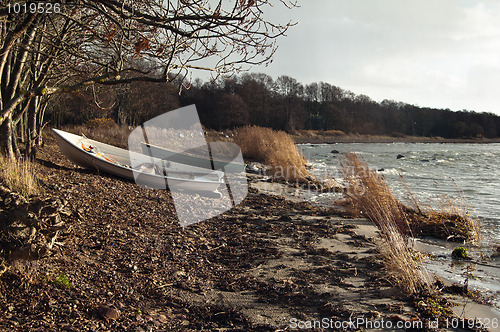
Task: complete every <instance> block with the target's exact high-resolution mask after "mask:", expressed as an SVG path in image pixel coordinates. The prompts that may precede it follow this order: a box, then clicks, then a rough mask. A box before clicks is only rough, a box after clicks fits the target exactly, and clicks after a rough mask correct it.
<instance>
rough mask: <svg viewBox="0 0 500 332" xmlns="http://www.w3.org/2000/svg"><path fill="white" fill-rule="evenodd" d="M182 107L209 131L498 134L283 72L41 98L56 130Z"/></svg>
mask: <svg viewBox="0 0 500 332" xmlns="http://www.w3.org/2000/svg"><path fill="white" fill-rule="evenodd" d="M184 85H185V84H184ZM179 86H181V89H180V88H179ZM190 104H195V105H196V107H197V109H198V113H199V115H200V120H201V122H202V124H203V125H204V126H205V127H206V128H207V129H212V130H225V129H233V128H236V127H240V126H244V125H258V126H262V127H269V128H273V129H277V130H285V131H287V132H293V131H294V130H304V129H312V130H339V131H342V132H344V133H346V134H360V135H388V136H393V137H400V136H401V137H402V136H425V137H443V138H482V137H484V138H494V137H500V117H499V116H498V115H495V114H492V113H479V112H475V111H469V110H462V111H458V112H455V111H451V110H450V109H436V108H429V107H422V106H416V105H412V104H408V103H404V102H400V101H394V100H383V101H382V102H376V101H374V100H372V99H371V98H370V97H369V96H366V95H362V94H355V93H353V92H351V91H348V90H345V89H342V88H340V87H337V86H335V85H332V84H330V83H325V82H318V83H311V84H307V85H304V84H302V83H300V82H298V81H297V80H296V79H294V78H292V77H290V76H286V75H283V76H280V77H278V78H277V79H273V78H272V77H270V76H269V75H266V74H262V73H244V74H242V75H238V76H233V77H231V78H226V79H222V78H219V79H217V80H212V81H209V82H203V81H202V80H200V79H195V80H193V81H192V82H191V84H190V85H189V87H188V88H186V87H185V86H182V84H181V83H180V82H176V81H174V82H170V83H167V84H157V83H150V82H136V83H132V84H128V85H119V86H111V87H101V88H100V90H99V89H95V88H93V89H89V90H88V91H79V92H77V93H76V94H62V95H57V96H54V97H53V98H52V99H51V100H50V101H49V105H48V106H49V107H48V108H47V121H48V122H49V124H50V126H57V127H59V126H63V125H71V124H75V125H76V124H83V123H86V122H87V121H89V120H92V119H95V118H111V119H113V120H114V121H116V122H117V123H118V124H123V125H128V126H136V125H139V124H140V123H142V122H144V121H146V120H148V119H150V118H152V117H154V116H156V115H159V114H162V113H164V112H166V111H169V110H173V109H176V108H178V107H182V106H186V105H190Z"/></svg>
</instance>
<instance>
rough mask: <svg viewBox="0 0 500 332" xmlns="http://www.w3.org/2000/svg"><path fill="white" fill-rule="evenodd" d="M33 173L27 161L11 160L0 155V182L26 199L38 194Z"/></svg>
mask: <svg viewBox="0 0 500 332" xmlns="http://www.w3.org/2000/svg"><path fill="white" fill-rule="evenodd" d="M35 171H36V169H35V166H34V165H33V164H32V163H31V162H29V161H26V160H18V159H15V160H11V159H8V158H5V157H4V156H1V155H0V181H1V182H2V184H3V185H4V186H6V187H8V188H9V189H10V190H12V191H15V192H17V193H19V194H20V195H21V196H23V197H24V198H26V199H27V198H29V197H30V196H33V195H37V194H38V193H39V192H40V187H39V185H38V182H37V181H36V178H35V176H34V174H35Z"/></svg>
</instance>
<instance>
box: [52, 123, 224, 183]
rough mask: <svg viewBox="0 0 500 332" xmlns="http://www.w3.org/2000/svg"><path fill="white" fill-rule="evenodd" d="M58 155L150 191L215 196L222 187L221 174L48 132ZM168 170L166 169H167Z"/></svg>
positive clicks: (68, 134)
mask: <svg viewBox="0 0 500 332" xmlns="http://www.w3.org/2000/svg"><path fill="white" fill-rule="evenodd" d="M52 131H53V132H54V133H55V134H56V138H57V143H58V144H59V148H60V149H61V152H62V153H63V154H64V155H65V156H66V157H67V158H68V159H69V160H71V161H72V162H73V163H75V164H77V165H79V166H82V167H85V168H88V169H94V170H98V171H102V172H105V173H109V174H112V175H116V176H119V177H122V178H125V179H129V180H135V181H136V183H138V184H140V185H144V186H148V187H152V188H163V189H165V188H166V187H167V186H168V188H170V189H184V190H193V191H197V192H200V191H201V192H217V188H218V187H219V186H220V185H221V184H223V183H224V180H223V177H224V173H223V172H220V171H214V170H212V169H206V168H201V167H195V166H191V165H183V164H179V163H174V162H169V163H168V165H165V161H164V160H161V159H159V158H153V157H151V156H147V155H144V154H141V153H136V152H132V151H129V150H125V149H121V148H118V147H115V146H112V145H109V144H105V143H101V142H98V141H95V140H92V139H89V138H87V137H84V136H78V135H75V134H71V133H68V132H65V131H62V130H58V129H52ZM167 166H168V167H167Z"/></svg>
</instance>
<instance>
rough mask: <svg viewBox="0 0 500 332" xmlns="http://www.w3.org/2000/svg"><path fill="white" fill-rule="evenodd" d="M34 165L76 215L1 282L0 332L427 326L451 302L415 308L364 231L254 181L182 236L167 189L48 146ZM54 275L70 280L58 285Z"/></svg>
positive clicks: (50, 193) (366, 227) (48, 194)
mask: <svg viewBox="0 0 500 332" xmlns="http://www.w3.org/2000/svg"><path fill="white" fill-rule="evenodd" d="M37 168H38V171H39V172H38V176H39V179H40V181H41V183H42V184H43V187H44V191H45V198H57V199H61V200H65V201H67V204H66V206H67V207H68V209H69V210H70V211H71V213H70V214H68V215H64V216H62V217H61V218H62V220H61V221H62V222H63V225H64V226H63V228H62V229H61V231H60V236H59V237H58V239H57V243H58V244H57V245H55V246H54V248H53V251H52V252H51V254H50V255H49V256H47V257H45V258H43V259H41V260H39V261H33V262H32V261H22V262H17V264H16V265H14V266H12V267H11V268H10V269H9V270H8V271H7V272H5V273H3V274H2V276H1V278H0V279H1V284H2V295H3V296H2V297H1V298H0V309H1V310H0V329H5V330H9V331H24V330H34V329H39V330H41V329H44V330H61V329H65V328H68V327H71V328H73V329H75V330H131V331H145V330H162V331H187V330H232V331H248V330H259V331H275V330H277V329H294V324H297V325H299V322H302V323H303V324H306V322H316V321H321V320H322V319H324V318H326V319H328V322H331V323H333V324H335V323H342V322H347V321H349V319H356V320H357V319H360V320H363V321H365V322H367V321H370V322H372V321H381V320H384V321H386V322H387V321H390V322H393V324H396V323H397V322H403V323H407V324H411V322H415V321H422V322H431V321H434V320H435V319H436V317H437V316H435V315H436V312H435V309H436V306H438V305H439V306H440V307H441V304H440V303H442V304H443V305H444V303H445V302H441V301H445V300H446V299H441V298H439V297H435V298H423V299H416V298H411V297H408V296H407V295H406V294H404V293H402V292H401V291H400V290H399V289H398V287H396V286H395V285H394V284H393V283H391V280H390V275H389V274H388V271H385V270H384V267H383V264H382V262H381V257H380V255H379V254H378V249H377V248H378V244H377V243H378V242H377V241H379V240H378V235H377V230H376V229H375V227H374V226H373V225H371V224H370V223H369V222H367V220H365V219H346V218H342V217H339V216H337V215H336V212H335V211H333V210H331V209H328V208H325V207H323V208H322V207H317V206H313V205H310V204H309V203H307V202H300V201H297V200H290V199H288V198H289V197H287V195H281V193H280V192H286V190H282V189H281V188H280V187H276V186H274V187H273V186H271V187H270V188H267V189H266V190H267V192H266V193H263V191H261V190H260V189H259V188H256V187H255V183H259V182H262V183H267V182H265V181H262V180H263V178H262V177H259V176H250V182H251V188H250V190H249V195H248V197H247V198H246V199H245V200H244V201H243V202H242V203H241V204H240V205H238V206H237V207H236V208H234V209H232V210H231V211H228V212H226V213H224V214H223V215H220V216H217V217H214V218H212V219H210V220H206V221H204V222H200V223H198V224H195V225H191V226H189V227H185V228H181V227H179V226H178V224H177V220H176V217H175V211H174V209H175V207H174V205H173V201H172V198H171V196H170V194H169V192H167V191H162V190H149V189H145V188H140V187H138V186H137V185H135V183H133V182H130V181H124V180H122V179H118V178H115V177H112V176H107V175H105V174H99V173H97V172H94V171H91V170H86V169H82V168H80V167H77V166H74V165H73V164H72V163H71V162H69V161H68V160H66V158H65V157H63V156H62V155H61V153H60V152H59V150H58V148H57V146H56V145H55V142H54V141H53V139H52V140H50V139H48V140H47V142H46V146H45V147H44V148H42V149H41V151H40V152H39V154H38V165H37ZM279 185H280V184H278V186H279ZM62 276H64V278H62V279H63V280H66V279H67V280H68V282H67V283H61V282H56V281H57V280H59V279H61V277H62ZM431 309H432V310H431ZM433 310H434V311H433ZM439 310H441V309H439ZM438 314H441V312H440V311H439V312H438ZM478 315H479V314H478ZM481 315H483V314H482V313H481ZM479 317H483V316H479ZM450 319H451V316H450ZM441 327H442V326H441ZM318 330H321V329H318ZM393 330H395V329H393Z"/></svg>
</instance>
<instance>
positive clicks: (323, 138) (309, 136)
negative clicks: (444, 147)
mask: <svg viewBox="0 0 500 332" xmlns="http://www.w3.org/2000/svg"><path fill="white" fill-rule="evenodd" d="M291 136H292V138H293V140H294V141H295V143H296V144H334V143H465V144H467V143H469V144H490V143H500V138H442V137H421V136H404V137H391V136H377V135H373V136H372V135H325V134H322V133H321V131H315V132H311V131H306V132H300V131H299V132H297V133H295V134H292V135H291Z"/></svg>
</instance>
